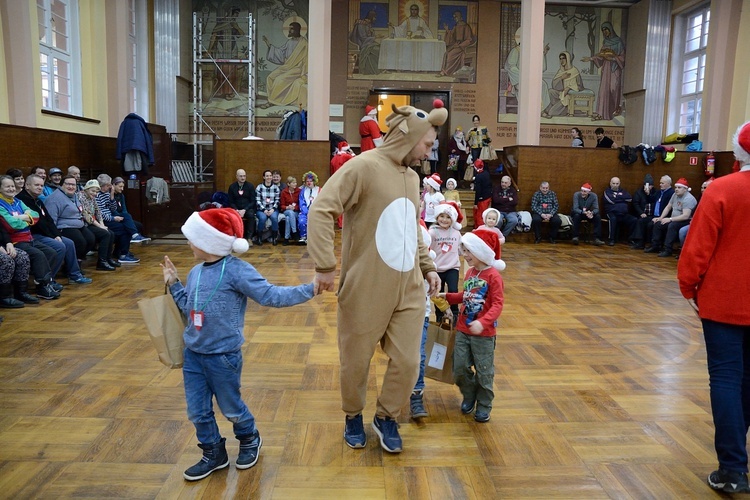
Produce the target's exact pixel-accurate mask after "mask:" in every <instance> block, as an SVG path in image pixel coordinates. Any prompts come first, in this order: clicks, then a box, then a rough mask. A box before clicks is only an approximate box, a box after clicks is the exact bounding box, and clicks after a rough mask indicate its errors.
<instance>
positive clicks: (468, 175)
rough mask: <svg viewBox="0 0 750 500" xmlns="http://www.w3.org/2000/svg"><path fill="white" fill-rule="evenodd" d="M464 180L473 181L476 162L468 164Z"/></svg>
mask: <svg viewBox="0 0 750 500" xmlns="http://www.w3.org/2000/svg"><path fill="white" fill-rule="evenodd" d="M464 180H465V181H466V182H472V181H473V180H474V164H473V163H472V164H471V165H466V170H465V171H464Z"/></svg>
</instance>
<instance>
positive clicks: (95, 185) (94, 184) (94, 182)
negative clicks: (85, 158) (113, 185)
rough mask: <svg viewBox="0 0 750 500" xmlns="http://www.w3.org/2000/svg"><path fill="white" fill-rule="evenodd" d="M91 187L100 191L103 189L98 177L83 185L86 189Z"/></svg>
mask: <svg viewBox="0 0 750 500" xmlns="http://www.w3.org/2000/svg"><path fill="white" fill-rule="evenodd" d="M91 188H96V190H97V191H99V190H100V189H101V186H99V181H97V180H96V179H90V180H88V181H87V182H86V185H85V186H83V190H84V191H85V190H87V189H91Z"/></svg>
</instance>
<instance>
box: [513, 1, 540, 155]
mask: <svg viewBox="0 0 750 500" xmlns="http://www.w3.org/2000/svg"><path fill="white" fill-rule="evenodd" d="M543 50H544V1H543V0H522V2H521V82H520V86H521V88H522V91H521V93H520V94H521V95H520V99H519V102H518V129H517V130H518V131H517V133H516V144H523V145H528V146H537V145H539V124H540V121H541V113H542V68H543V57H544V54H543Z"/></svg>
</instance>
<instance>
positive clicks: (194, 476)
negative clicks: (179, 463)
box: [182, 438, 229, 481]
mask: <svg viewBox="0 0 750 500" xmlns="http://www.w3.org/2000/svg"><path fill="white" fill-rule="evenodd" d="M226 442H227V440H226V438H221V441H219V442H218V443H216V444H201V443H198V448H200V449H201V450H203V457H201V459H200V460H199V461H198V463H197V464H195V465H193V466H192V467H190V468H189V469H187V470H186V471H185V472H183V474H182V476H183V477H184V478H185V479H187V480H188V481H197V480H199V479H203V478H204V477H206V476H208V475H209V474H211V473H212V472H213V471H215V470H219V469H223V468H224V467H226V466H228V465H229V457H228V456H227V448H226Z"/></svg>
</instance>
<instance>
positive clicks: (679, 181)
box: [674, 177, 690, 191]
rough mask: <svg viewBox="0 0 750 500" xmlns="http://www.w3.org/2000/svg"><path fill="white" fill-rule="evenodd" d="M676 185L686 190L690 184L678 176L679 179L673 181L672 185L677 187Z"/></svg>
mask: <svg viewBox="0 0 750 500" xmlns="http://www.w3.org/2000/svg"><path fill="white" fill-rule="evenodd" d="M677 186H682V187H684V188H685V189H687V190H688V191H690V186H689V185H688V181H687V179H685V178H684V177H680V178H679V179H677V182H675V183H674V187H677Z"/></svg>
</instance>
